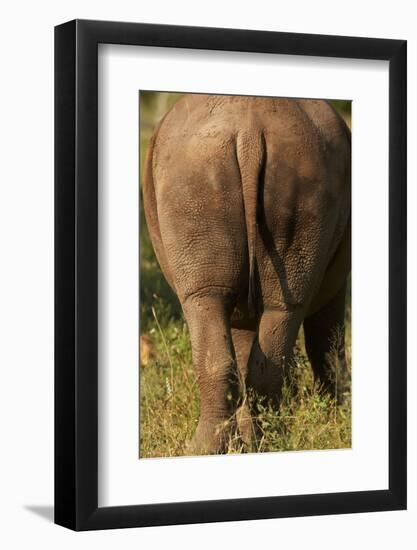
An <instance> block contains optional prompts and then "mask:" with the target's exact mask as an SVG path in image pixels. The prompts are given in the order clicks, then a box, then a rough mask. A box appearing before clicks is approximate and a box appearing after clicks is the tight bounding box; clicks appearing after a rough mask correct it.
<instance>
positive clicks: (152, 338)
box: [139, 92, 351, 458]
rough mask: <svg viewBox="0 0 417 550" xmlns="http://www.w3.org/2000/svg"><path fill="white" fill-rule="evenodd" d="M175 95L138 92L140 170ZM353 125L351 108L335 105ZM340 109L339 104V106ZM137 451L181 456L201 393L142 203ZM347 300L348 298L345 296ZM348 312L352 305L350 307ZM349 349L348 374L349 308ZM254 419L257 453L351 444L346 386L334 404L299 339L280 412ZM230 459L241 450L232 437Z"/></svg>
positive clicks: (265, 411)
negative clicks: (316, 380)
mask: <svg viewBox="0 0 417 550" xmlns="http://www.w3.org/2000/svg"><path fill="white" fill-rule="evenodd" d="M178 97H180V94H162V93H154V92H145V93H143V92H142V93H141V101H140V109H141V111H140V117H141V135H140V153H141V166H143V158H144V154H145V152H146V148H147V144H148V141H149V138H150V136H151V134H152V132H153V129H154V127H155V126H156V124H157V123H158V121H159V120H160V118H162V116H163V115H164V113H165V112H166V111H167V110H168V109H169V108H170V107H171V105H172V104H173V103H174V102H175V101H176V100H177V99H178ZM332 103H333V105H334V106H335V107H336V108H340V109H341V110H342V113H343V115H344V117H345V120H347V121H348V122H350V102H332ZM339 103H340V105H338V104H339ZM140 246H141V250H140V261H141V267H140V296H141V301H140V327H141V371H140V450H139V454H140V457H141V458H144V457H166V456H181V455H184V454H185V453H186V451H185V445H186V442H187V441H188V440H189V439H190V437H191V436H192V435H193V433H194V430H195V427H196V425H197V421H198V417H199V395H198V388H197V386H196V377H195V373H194V370H193V366H192V357H191V346H190V340H189V334H188V329H187V325H186V324H185V322H184V318H183V314H182V310H181V306H180V304H179V301H178V299H177V297H176V296H175V294H174V293H173V292H172V291H171V289H170V288H169V286H168V284H167V283H166V281H165V279H164V277H163V275H162V273H161V271H160V268H159V265H158V263H157V261H156V258H155V255H154V252H153V249H152V244H151V242H150V239H149V234H148V231H147V227H146V221H145V217H144V215H143V211H142V202H141V223H140ZM349 294H350V293H349ZM348 305H349V306H350V299H349V301H348ZM346 324H347V331H346V350H347V358H348V365H349V371H350V364H351V345H350V342H351V331H350V307H347V312H346ZM254 411H255V412H254V414H255V416H256V422H257V424H258V426H259V427H260V430H261V437H260V439H259V441H258V443H257V447H256V449H255V451H257V452H268V451H293V450H312V449H339V448H347V447H350V446H351V395H350V388H347V391H346V392H345V393H344V394H343V396H340V397H339V398H338V402H335V401H334V400H332V399H331V398H330V397H328V396H327V395H324V394H323V393H322V392H320V388H318V387H317V386H316V385H315V384H314V381H313V376H312V371H311V368H310V364H309V361H308V359H307V356H306V353H305V349H304V341H303V334H302V331H300V335H299V338H298V340H297V344H296V352H295V362H294V367H293V369H292V371H291V374H290V375H288V376H287V379H286V383H285V387H284V391H283V398H282V403H281V406H280V409H279V411H274V410H272V409H271V408H270V407H269V406H268V404H266V403H263V402H262V401H259V400H258V401H257V402H255V405H254ZM229 452H230V453H241V452H244V449H243V448H242V445H241V443H240V440H239V438H237V437H233V436H232V437H231V439H230V443H229Z"/></svg>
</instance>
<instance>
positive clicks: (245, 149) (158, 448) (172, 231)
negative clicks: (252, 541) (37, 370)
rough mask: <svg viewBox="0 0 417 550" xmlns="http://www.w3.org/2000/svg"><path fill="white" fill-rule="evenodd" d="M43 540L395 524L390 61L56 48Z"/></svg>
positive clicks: (396, 50) (400, 112)
mask: <svg viewBox="0 0 417 550" xmlns="http://www.w3.org/2000/svg"><path fill="white" fill-rule="evenodd" d="M55 197H56V201H55V220H56V225H55V266H56V273H55V281H56V286H55V289H56V296H55V303H56V312H55V319H56V324H55V521H56V523H58V524H60V525H63V526H66V527H69V528H71V529H75V530H88V529H106V528H117V527H119V528H121V527H139V526H150V525H167V524H177V523H198V522H213V521H231V520H245V519H260V518H277V517H288V516H305V515H323V514H338V513H353V512H369V511H382V510H400V509H404V508H405V507H406V42H405V41H402V40H385V39H373V38H353V37H339V36H319V35H305V34H288V33H279V32H263V31H262V32H261V31H246V30H236V29H214V28H193V27H173V26H161V25H147V24H139V23H116V22H104V21H79V20H77V21H71V22H68V23H65V24H63V25H60V26H58V27H56V29H55Z"/></svg>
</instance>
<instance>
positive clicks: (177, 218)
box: [143, 94, 350, 453]
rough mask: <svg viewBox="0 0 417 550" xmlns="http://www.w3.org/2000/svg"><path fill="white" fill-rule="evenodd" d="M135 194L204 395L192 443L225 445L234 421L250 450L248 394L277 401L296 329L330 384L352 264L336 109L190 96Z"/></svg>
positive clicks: (164, 131) (344, 136)
mask: <svg viewBox="0 0 417 550" xmlns="http://www.w3.org/2000/svg"><path fill="white" fill-rule="evenodd" d="M143 197H144V208H145V215H146V220H147V224H148V228H149V233H150V236H151V240H152V243H153V246H154V249H155V253H156V256H157V259H158V261H159V264H160V266H161V269H162V271H163V273H164V275H165V277H166V279H167V281H168V282H169V284H170V286H171V287H172V289H173V290H174V291H175V292H176V294H177V295H178V298H179V300H180V302H181V305H182V308H183V311H184V315H185V318H186V320H187V323H188V326H189V330H190V336H191V344H192V354H193V364H194V367H195V369H196V373H197V377H198V383H199V388H200V395H201V411H200V420H199V424H198V427H197V430H196V433H195V435H194V438H193V440H192V441H191V443H190V451H191V452H193V453H219V452H225V451H226V446H227V441H228V438H229V435H230V430H232V429H235V425H236V423H237V425H238V429H239V430H240V433H241V436H242V439H243V441H245V442H246V443H247V444H248V445H250V443H251V441H253V437H255V436H256V429H254V427H253V426H252V423H251V420H250V411H249V409H248V405H247V401H246V400H245V399H243V396H244V395H245V389H247V388H253V389H254V390H255V391H256V392H257V393H258V394H260V395H264V396H266V397H267V398H268V399H270V400H271V401H272V403H273V404H275V405H276V406H278V405H279V398H280V391H281V386H282V380H283V373H284V371H285V369H286V367H287V366H290V365H291V359H292V355H293V347H294V343H295V340H296V336H297V333H298V330H299V328H300V326H301V324H302V323H304V331H305V341H306V348H307V352H308V355H309V358H310V361H311V364H312V367H313V370H314V374H315V377H316V378H318V380H319V381H320V382H321V383H322V384H323V386H324V387H325V388H327V389H328V390H329V391H332V388H334V386H333V382H332V380H331V378H330V375H329V357H330V354H331V351H332V345H334V342H335V334H336V333H338V335H339V338H338V346H337V354H338V358H339V364H340V365H342V367H343V365H344V364H345V352H344V308H345V291H346V278H347V276H348V273H349V270H350V131H349V130H348V128H347V126H346V125H345V123H344V122H343V120H342V119H341V118H340V116H339V115H338V114H336V112H335V111H334V110H333V108H332V107H331V106H330V105H329V104H328V103H327V102H326V101H322V100H294V99H271V98H254V97H236V96H210V95H192V94H188V95H185V96H183V98H182V99H180V100H179V101H178V102H177V103H176V104H175V106H174V107H173V108H172V109H171V111H170V112H169V113H168V114H167V115H166V116H165V118H164V119H163V120H162V122H161V123H160V125H159V127H158V128H157V129H156V131H155V133H154V135H153V137H152V139H151V142H150V146H149V150H148V156H147V161H146V166H145V175H144V181H143ZM230 419H232V420H233V419H234V421H230ZM228 420H229V421H228Z"/></svg>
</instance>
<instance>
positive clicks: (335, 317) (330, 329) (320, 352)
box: [304, 284, 347, 397]
mask: <svg viewBox="0 0 417 550" xmlns="http://www.w3.org/2000/svg"><path fill="white" fill-rule="evenodd" d="M345 297H346V284H344V285H343V286H342V288H341V289H340V290H339V292H338V293H337V294H336V296H334V298H332V299H331V300H330V301H329V302H328V303H327V304H326V305H325V306H323V307H322V308H321V309H320V310H319V311H317V312H316V313H314V314H313V315H310V316H309V317H307V318H306V319H305V320H304V336H305V345H306V351H307V355H308V357H309V359H310V362H311V366H312V368H313V372H314V377H315V379H316V380H317V382H318V383H319V384H320V385H321V387H322V389H323V390H325V391H327V392H328V393H330V395H331V396H332V397H336V396H338V395H341V393H343V391H344V389H345V385H346V380H347V367H346V354H345Z"/></svg>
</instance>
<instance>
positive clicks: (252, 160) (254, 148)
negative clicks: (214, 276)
mask: <svg viewBox="0 0 417 550" xmlns="http://www.w3.org/2000/svg"><path fill="white" fill-rule="evenodd" d="M236 155H237V161H238V164H239V169H240V178H241V181H242V195H243V206H244V210H245V222H246V233H247V239H248V253H249V289H248V309H249V315H250V316H251V317H253V316H254V315H255V311H256V285H255V262H256V236H257V233H258V227H257V225H258V220H257V218H258V211H257V210H258V202H259V201H258V198H259V181H260V179H261V176H262V172H263V170H264V164H265V156H266V147H265V138H264V135H263V134H262V133H261V132H259V133H256V132H253V130H252V131H242V132H240V133H239V134H238V136H237V140H236Z"/></svg>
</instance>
